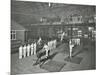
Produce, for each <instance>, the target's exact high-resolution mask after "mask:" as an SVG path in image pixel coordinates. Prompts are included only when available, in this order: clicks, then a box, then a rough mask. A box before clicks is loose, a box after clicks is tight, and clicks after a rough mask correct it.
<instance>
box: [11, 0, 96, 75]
mask: <svg viewBox="0 0 100 75" xmlns="http://www.w3.org/2000/svg"><path fill="white" fill-rule="evenodd" d="M10 32H11V33H10V35H11V39H10V41H11V51H10V53H11V75H15V74H34V73H48V72H66V71H77V70H95V69H96V6H94V5H77V4H63V3H52V2H28V1H17V0H16V1H15V0H12V1H11V31H10Z"/></svg>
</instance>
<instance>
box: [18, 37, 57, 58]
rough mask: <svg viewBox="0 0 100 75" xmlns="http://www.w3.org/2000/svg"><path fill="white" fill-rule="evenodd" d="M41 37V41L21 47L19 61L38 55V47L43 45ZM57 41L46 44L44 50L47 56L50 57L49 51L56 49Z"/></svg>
mask: <svg viewBox="0 0 100 75" xmlns="http://www.w3.org/2000/svg"><path fill="white" fill-rule="evenodd" d="M41 41H42V39H41V37H40V38H39V40H38V41H37V42H36V41H35V42H34V43H31V44H27V45H26V44H25V45H23V46H22V45H21V46H20V47H19V59H22V58H23V57H24V58H25V57H26V56H31V55H37V46H38V45H40V44H41ZM56 44H57V41H56V40H53V41H48V42H47V43H44V45H43V49H44V50H45V51H46V54H45V56H46V57H48V51H49V50H52V49H54V48H56Z"/></svg>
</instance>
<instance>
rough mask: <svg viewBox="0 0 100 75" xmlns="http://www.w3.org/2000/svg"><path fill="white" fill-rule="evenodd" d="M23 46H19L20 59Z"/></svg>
mask: <svg viewBox="0 0 100 75" xmlns="http://www.w3.org/2000/svg"><path fill="white" fill-rule="evenodd" d="M22 53H23V47H22V46H20V47H19V59H22Z"/></svg>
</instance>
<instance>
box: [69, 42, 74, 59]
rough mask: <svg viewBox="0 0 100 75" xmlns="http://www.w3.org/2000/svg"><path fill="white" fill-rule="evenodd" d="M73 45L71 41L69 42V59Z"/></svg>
mask: <svg viewBox="0 0 100 75" xmlns="http://www.w3.org/2000/svg"><path fill="white" fill-rule="evenodd" d="M73 47H74V45H73V44H71V40H70V42H69V49H70V58H71V57H72V49H73Z"/></svg>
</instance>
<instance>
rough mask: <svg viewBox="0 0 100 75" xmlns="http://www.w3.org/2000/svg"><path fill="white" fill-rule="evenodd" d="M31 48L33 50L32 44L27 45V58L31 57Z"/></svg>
mask: <svg viewBox="0 0 100 75" xmlns="http://www.w3.org/2000/svg"><path fill="white" fill-rule="evenodd" d="M30 48H31V46H30V44H28V45H27V56H30Z"/></svg>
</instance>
